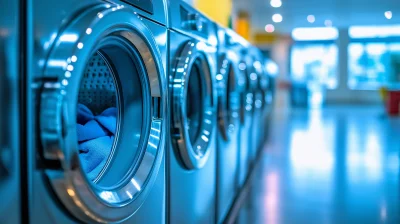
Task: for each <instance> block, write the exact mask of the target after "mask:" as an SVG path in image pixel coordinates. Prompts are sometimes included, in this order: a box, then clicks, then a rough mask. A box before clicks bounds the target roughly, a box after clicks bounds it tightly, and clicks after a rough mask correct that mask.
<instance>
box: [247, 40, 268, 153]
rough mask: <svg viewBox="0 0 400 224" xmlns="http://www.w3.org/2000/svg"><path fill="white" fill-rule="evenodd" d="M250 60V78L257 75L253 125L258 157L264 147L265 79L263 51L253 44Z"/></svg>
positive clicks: (254, 90) (254, 143) (255, 151)
mask: <svg viewBox="0 0 400 224" xmlns="http://www.w3.org/2000/svg"><path fill="white" fill-rule="evenodd" d="M248 55H249V58H250V61H249V66H251V67H252V72H251V73H250V78H252V76H254V77H256V86H255V88H254V89H253V97H254V109H253V127H252V140H251V142H252V144H253V145H252V150H253V151H252V157H253V158H256V157H257V155H258V152H259V150H260V148H261V147H262V132H263V131H262V129H264V127H263V126H262V114H263V107H264V106H265V104H264V99H263V98H264V95H263V88H264V85H265V83H264V80H263V79H262V78H263V67H262V63H261V62H262V59H263V58H262V53H261V51H260V50H259V49H258V48H256V47H254V46H252V47H251V48H249V52H248Z"/></svg>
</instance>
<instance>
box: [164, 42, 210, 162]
mask: <svg viewBox="0 0 400 224" xmlns="http://www.w3.org/2000/svg"><path fill="white" fill-rule="evenodd" d="M206 47H207V46H206V45H202V44H201V42H192V41H189V42H187V43H186V44H185V45H184V46H183V49H182V51H181V52H180V55H178V56H176V57H177V60H178V61H177V63H176V68H175V69H174V71H175V74H174V76H173V79H172V80H171V83H170V86H172V90H171V91H172V101H171V104H172V106H173V108H172V112H171V113H172V114H171V115H172V116H171V118H172V121H171V122H172V136H173V139H172V141H173V143H174V144H176V146H177V147H178V149H179V155H180V156H181V158H182V160H183V162H184V164H185V166H186V167H187V168H188V169H200V168H202V167H203V166H204V164H205V163H206V162H207V159H208V156H209V153H210V151H209V149H210V139H209V138H210V136H212V135H213V132H214V128H215V124H214V123H213V122H212V121H214V120H215V117H216V109H215V102H214V99H213V98H214V95H213V94H214V90H213V81H212V79H213V78H212V77H211V71H210V68H209V67H210V65H209V63H208V61H207V58H206V57H205V56H204V51H206V50H207V49H206ZM195 63H197V64H198V65H195ZM195 66H198V68H197V69H198V70H199V75H200V79H199V80H198V81H199V83H196V84H197V85H198V86H199V90H200V92H197V93H196V94H199V95H200V96H201V98H200V99H199V100H200V101H197V102H191V103H194V104H200V105H201V109H200V113H202V114H201V116H200V117H199V119H201V120H200V121H196V122H198V123H199V124H197V126H198V130H197V132H198V134H197V135H196V136H195V137H194V139H193V140H192V139H191V138H189V137H190V131H192V130H190V129H191V126H190V125H189V123H190V121H189V119H190V118H189V117H187V114H188V111H187V110H188V109H189V108H188V105H187V104H188V103H189V102H190V101H193V100H194V99H191V98H188V97H189V95H188V91H189V90H188V88H190V85H189V84H190V83H189V80H190V78H191V77H190V76H192V75H194V74H192V72H193V71H192V70H194V69H196V68H195ZM192 88H193V87H192ZM194 101H195V100H194ZM192 122H195V121H192Z"/></svg>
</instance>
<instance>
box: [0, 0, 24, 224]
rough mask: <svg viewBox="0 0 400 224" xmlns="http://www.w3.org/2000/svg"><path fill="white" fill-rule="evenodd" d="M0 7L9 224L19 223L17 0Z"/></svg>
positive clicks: (4, 218) (0, 170)
mask: <svg viewBox="0 0 400 224" xmlns="http://www.w3.org/2000/svg"><path fill="white" fill-rule="evenodd" d="M0 5H1V7H0V108H1V111H0V127H2V130H1V135H0V198H1V202H0V222H1V223H6V224H7V223H10V224H11V223H19V222H20V221H21V214H20V213H21V208H20V206H21V204H20V191H21V189H20V163H19V161H20V142H22V141H21V140H20V139H19V137H20V133H19V131H20V127H19V125H20V123H19V121H20V120H21V119H20V117H19V116H20V109H19V93H20V91H19V85H20V83H19V82H18V81H19V80H20V79H21V78H20V68H19V66H20V64H19V63H20V61H21V60H20V58H19V56H20V52H19V50H20V46H19V36H20V31H19V22H20V16H19V2H18V1H6V0H1V1H0ZM22 61H24V60H22ZM21 63H22V62H21Z"/></svg>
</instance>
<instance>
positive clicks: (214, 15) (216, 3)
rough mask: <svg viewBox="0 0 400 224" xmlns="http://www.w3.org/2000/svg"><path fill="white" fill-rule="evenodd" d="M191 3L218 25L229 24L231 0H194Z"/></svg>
mask: <svg viewBox="0 0 400 224" xmlns="http://www.w3.org/2000/svg"><path fill="white" fill-rule="evenodd" d="M193 5H194V7H195V8H197V9H198V10H199V11H201V12H202V13H204V14H205V15H207V16H208V17H210V18H211V19H213V20H214V21H216V22H217V23H219V24H220V25H222V26H225V27H228V26H229V19H230V17H231V14H232V0H194V1H193Z"/></svg>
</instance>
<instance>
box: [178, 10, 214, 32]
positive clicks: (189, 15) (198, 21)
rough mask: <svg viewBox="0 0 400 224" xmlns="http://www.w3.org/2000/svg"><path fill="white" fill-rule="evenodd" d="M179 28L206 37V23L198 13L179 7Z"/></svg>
mask: <svg viewBox="0 0 400 224" xmlns="http://www.w3.org/2000/svg"><path fill="white" fill-rule="evenodd" d="M180 19H181V21H182V22H181V28H182V29H183V30H185V31H189V32H191V33H195V34H196V35H199V36H202V37H204V38H206V39H207V37H208V35H209V30H208V23H207V20H206V18H204V17H203V16H202V15H201V14H200V13H198V12H196V11H193V12H191V11H189V10H187V9H185V8H183V7H182V8H181V18H180Z"/></svg>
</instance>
